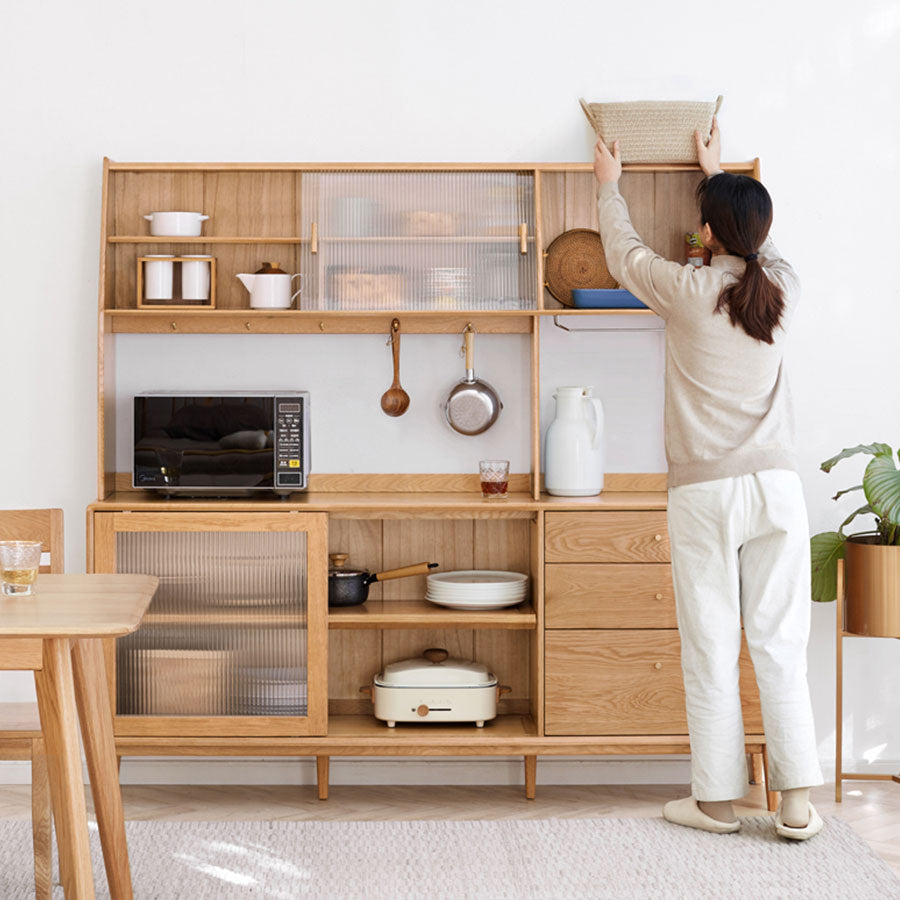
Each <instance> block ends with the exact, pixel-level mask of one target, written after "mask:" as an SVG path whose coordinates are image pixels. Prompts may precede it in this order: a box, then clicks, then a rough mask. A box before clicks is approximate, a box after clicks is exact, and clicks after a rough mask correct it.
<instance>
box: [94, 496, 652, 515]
mask: <svg viewBox="0 0 900 900" xmlns="http://www.w3.org/2000/svg"><path fill="white" fill-rule="evenodd" d="M666 499H667V494H666V492H665V491H609V492H607V491H604V492H603V493H601V494H599V495H597V496H595V497H552V496H550V495H549V494H542V495H541V499H540V500H535V499H534V498H533V497H532V496H531V495H530V494H528V493H525V492H521V493H510V494H509V496H508V498H507V499H506V500H485V499H483V498H482V497H481V495H480V494H477V493H469V492H464V491H460V492H449V491H447V492H425V491H422V492H409V493H407V492H402V491H397V492H389V491H383V492H382V491H378V492H370V493H367V492H352V493H351V492H338V491H334V492H309V493H299V492H298V493H293V494H291V495H290V497H289V498H288V499H287V500H279V499H278V498H277V497H274V496H273V497H272V498H271V499H268V498H263V499H246V500H244V499H236V498H228V499H210V500H205V499H197V498H191V499H165V498H164V497H162V496H156V495H154V494H150V493H148V492H145V491H116V492H114V493H112V494H110V496H109V497H107V498H106V499H104V500H98V501H97V502H95V503H92V504H91V506H90V507H89V509H90V510H94V511H97V512H115V511H118V510H135V511H142V512H144V511H146V512H161V511H178V510H191V511H194V512H201V511H237V512H278V511H282V510H283V511H302V512H329V513H351V512H355V513H370V514H374V513H380V512H382V511H387V512H394V513H399V514H401V515H402V514H403V513H423V512H424V513H427V512H430V511H435V512H441V513H453V512H460V513H465V514H466V515H475V516H479V515H483V516H486V517H497V518H503V517H505V516H510V515H512V516H516V515H519V516H521V515H528V514H530V513H533V512H537V511H540V510H548V511H552V510H579V511H584V512H588V511H602V510H627V509H637V510H641V509H665V508H666Z"/></svg>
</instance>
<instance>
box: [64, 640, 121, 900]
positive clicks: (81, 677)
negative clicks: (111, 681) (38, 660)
mask: <svg viewBox="0 0 900 900" xmlns="http://www.w3.org/2000/svg"><path fill="white" fill-rule="evenodd" d="M72 664H73V668H74V673H75V699H76V701H77V703H78V714H79V718H80V719H81V736H82V740H83V741H84V755H85V759H86V760H87V767H88V775H89V776H90V780H91V793H92V794H93V797H94V814H95V815H96V817H97V830H98V831H99V832H100V845H101V847H102V848H103V862H104V865H105V866H106V879H107V882H108V884H109V894H110V897H111V898H112V900H132V898H133V897H134V894H133V892H132V886H131V868H130V865H129V862H128V844H127V843H126V840H125V815H124V812H123V809H122V792H121V790H120V788H119V771H118V763H117V760H116V746H115V737H114V736H113V721H112V710H111V709H110V705H109V691H108V690H107V684H106V663H105V661H104V657H103V648H102V645H101V642H100V641H99V640H96V639H90V640H88V639H80V640H76V641H73V642H72Z"/></svg>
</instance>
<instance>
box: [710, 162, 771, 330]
mask: <svg viewBox="0 0 900 900" xmlns="http://www.w3.org/2000/svg"><path fill="white" fill-rule="evenodd" d="M697 200H698V201H699V203H700V218H701V220H702V222H703V224H704V225H707V224H708V225H709V227H710V228H711V229H712V233H713V234H714V235H715V237H716V238H717V239H718V241H719V243H720V244H721V245H722V247H723V248H724V249H725V251H726V252H727V253H730V254H732V255H733V256H739V257H741V258H742V259H745V260H746V261H747V268H746V270H745V271H744V274H743V276H742V277H741V279H740V280H739V281H738V282H737V284H732V285H729V286H728V287H726V288H723V290H722V293H721V294H720V295H719V300H718V302H717V303H716V312H721V311H723V310H727V312H728V316H729V318H730V319H731V324H732V325H740V326H741V328H743V329H744V331H746V332H747V334H749V335H750V337H752V338H756V339H757V340H758V341H764V342H765V343H766V344H771V343H774V339H773V337H772V333H773V332H774V331H775V329H776V327H777V326H778V323H779V322H780V321H781V314H782V313H783V312H784V294H783V293H782V290H781V288H780V287H778V285H776V284H773V283H772V282H771V281H769V279H768V277H767V276H766V273H765V272H764V271H763V267H762V265H761V264H760V262H759V260H758V259H757V257H756V253H757V251H758V250H759V248H760V246H761V245H762V242H763V241H764V240H765V239H766V235H768V233H769V228H770V227H771V225H772V198H771V197H770V196H769V192H768V191H767V190H766V189H765V188H764V187H763V185H762V184H761V183H760V182H759V181H757V180H756V179H755V178H750V176H749V175H732V174H731V173H729V172H719V173H718V174H716V175H712V176H710V177H709V178H704V179H703V181H701V182H700V184H699V186H698V187H697Z"/></svg>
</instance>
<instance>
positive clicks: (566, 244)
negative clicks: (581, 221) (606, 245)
mask: <svg viewBox="0 0 900 900" xmlns="http://www.w3.org/2000/svg"><path fill="white" fill-rule="evenodd" d="M545 256H546V259H545V260H544V286H545V287H546V288H547V290H548V291H550V293H551V294H552V295H553V296H554V297H556V299H557V300H559V302H560V303H562V304H563V306H574V305H575V304H574V301H573V300H572V290H573V288H614V287H617V286H618V285H617V283H616V279H615V278H613V277H612V275H610V273H609V269H608V268H607V266H606V254H605V253H604V252H603V241H602V239H601V238H600V233H599V232H597V231H594V230H593V229H591V228H571V229H569V231H564V232H563V233H562V234H560V235H558V236H557V237H555V238H554V239H553V241H552V242H551V243H550V246H549V247H548V248H547V253H546V254H545Z"/></svg>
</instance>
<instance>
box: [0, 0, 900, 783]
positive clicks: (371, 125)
mask: <svg viewBox="0 0 900 900" xmlns="http://www.w3.org/2000/svg"><path fill="white" fill-rule="evenodd" d="M898 50H900V3H898V2H896V0H884V2H876V0H861V2H859V3H857V4H855V5H854V7H853V11H852V14H850V15H848V14H847V13H846V8H845V6H844V4H839V3H837V2H834V0H831V2H823V3H819V4H815V5H812V4H800V3H794V4H787V3H781V4H763V5H762V6H760V5H757V7H754V8H753V9H752V10H749V11H748V6H747V4H746V3H740V4H739V3H736V2H730V0H729V2H720V3H717V4H716V5H715V7H714V8H710V11H709V12H707V11H706V10H705V8H704V7H703V6H697V7H685V6H684V5H681V6H679V5H677V4H673V3H671V2H668V0H649V2H644V3H642V4H640V5H634V4H632V5H628V4H617V5H613V4H609V3H597V2H593V0H591V2H588V0H573V2H569V3H567V4H565V6H564V7H560V6H554V5H553V4H549V3H537V2H535V0H516V2H511V0H500V2H494V3H490V4H488V3H484V2H479V3H475V2H472V0H459V2H457V3H455V4H453V5H452V6H446V5H441V6H438V5H437V4H427V3H422V2H410V0H403V2H384V3H380V4H373V3H367V2H361V0H360V2H349V0H333V2H331V3H329V4H315V5H313V4H302V3H296V2H288V0H263V2H258V3H256V4H254V5H253V6H248V5H247V4H246V3H238V2H236V0H217V2H193V3H191V2H184V0H181V2H173V0H158V2H156V3H153V4H152V5H151V4H145V3H141V4H139V3H133V2H132V3H122V2H111V0H95V2H93V3H91V4H82V3H66V2H62V0H49V2H43V3H18V4H15V5H12V4H8V5H7V6H6V8H5V9H4V16H3V27H2V29H0V78H2V83H3V85H4V90H3V95H2V100H0V103H2V107H0V109H2V127H3V140H2V143H0V154H2V155H0V179H2V184H0V204H2V205H0V254H2V267H0V272H2V276H0V277H2V282H0V284H2V293H0V315H2V319H0V334H2V335H3V337H4V341H3V345H2V353H0V367H2V376H3V384H4V386H5V387H6V392H5V395H4V398H3V401H2V402H3V414H2V422H3V424H4V426H5V427H4V429H3V434H2V442H0V443H2V449H0V455H2V456H0V463H2V466H0V472H2V475H0V506H6V507H9V506H42V505H61V506H63V507H64V509H65V513H66V522H67V527H66V540H67V553H66V556H67V565H68V567H69V569H70V570H72V571H79V570H82V569H83V566H84V509H85V506H86V505H87V504H88V503H89V502H90V501H91V500H92V499H93V498H94V491H95V483H94V469H95V458H96V456H95V455H96V425H95V399H94V397H95V362H96V338H95V326H96V319H95V315H96V292H97V258H98V251H99V247H98V232H99V207H100V174H101V168H100V165H101V159H102V157H103V156H104V155H108V156H110V157H112V158H114V159H121V160H434V161H437V160H458V161H467V160H475V161H507V160H509V161H547V160H586V159H588V158H589V154H590V146H591V141H590V135H589V132H588V129H587V126H586V124H585V122H584V121H583V116H582V114H581V112H580V110H579V108H578V105H577V98H578V97H579V96H582V95H583V96H585V97H587V98H590V99H603V98H605V99H643V98H654V99H677V98H710V99H711V98H713V97H714V96H715V95H716V94H718V93H722V94H724V95H725V102H724V106H723V109H722V113H721V117H720V118H721V125H722V129H723V133H724V153H723V155H724V158H725V159H727V160H744V159H748V158H751V157H753V156H756V155H758V156H760V157H761V159H762V166H763V169H762V171H763V177H764V180H765V182H766V184H767V185H768V187H769V189H770V191H771V193H772V195H773V197H774V200H775V208H776V224H775V229H774V234H775V237H776V239H777V241H778V243H779V245H780V247H781V249H782V250H783V251H784V252H785V254H786V255H787V256H788V258H790V259H791V260H792V261H793V262H794V263H795V265H796V267H797V269H798V270H799V272H800V274H801V276H802V279H803V283H804V287H805V300H804V303H803V305H802V307H801V309H800V311H799V312H798V314H797V317H796V319H795V323H794V326H793V335H792V338H791V340H790V346H789V350H788V354H789V363H790V366H791V370H792V378H793V387H794V393H795V397H796V402H797V407H798V415H799V423H798V425H799V427H798V432H799V435H800V438H801V443H800V459H801V464H802V471H801V475H802V477H803V481H804V485H805V488H806V494H807V500H808V504H809V510H810V519H811V526H812V528H813V529H814V530H823V529H826V528H832V527H834V526H835V525H836V524H837V522H839V521H840V519H841V518H842V517H843V516H842V513H843V512H844V511H845V510H847V511H849V509H851V508H852V505H851V504H852V502H853V500H852V498H843V499H842V501H840V502H839V503H838V504H833V503H832V502H831V501H830V500H829V499H828V498H829V496H830V495H831V494H833V493H834V492H835V490H836V489H837V488H838V487H842V486H849V485H851V484H853V483H856V479H857V476H858V474H859V472H860V471H861V468H862V464H861V463H860V462H858V461H852V462H850V463H844V464H842V466H841V467H839V468H838V470H837V472H836V473H835V474H833V475H831V476H829V477H827V478H826V476H824V475H823V474H822V473H820V472H819V471H818V470H817V465H818V463H819V462H820V461H821V460H822V459H825V458H826V457H828V456H830V455H831V454H832V453H834V452H836V451H837V450H839V449H841V448H842V447H844V446H848V445H852V444H856V443H858V442H860V441H870V440H875V439H878V440H884V441H888V442H894V444H895V445H896V444H897V443H900V428H898V421H900V416H898V413H900V401H898V400H897V399H896V394H895V391H896V383H897V379H896V351H895V349H894V342H895V340H896V335H897V334H898V333H900V304H898V299H900V296H898V294H900V289H898V285H897V281H896V279H895V278H894V277H893V271H894V269H895V259H894V258H895V256H896V247H897V246H898V243H900V228H898V219H897V214H896V210H897V192H898V188H897V181H896V175H895V172H896V168H897V162H898V149H897V148H898V147H900V124H898V117H897V115H896V97H897V96H898V88H900V67H898V65H897V63H896V60H897V57H898ZM658 339H659V336H650V335H637V336H629V335H621V336H618V337H610V336H608V335H600V336H596V337H595V338H589V337H587V336H576V337H574V338H572V337H570V336H563V335H560V334H556V333H553V334H552V335H547V337H546V341H547V342H549V343H550V345H552V347H554V348H563V349H562V351H561V352H562V353H563V354H569V356H567V357H565V364H560V363H558V362H557V361H553V360H550V361H549V367H548V370H547V374H546V377H547V378H548V379H549V378H554V379H555V378H556V377H557V376H558V377H559V379H560V381H555V383H561V382H563V381H564V382H572V381H574V380H575V376H576V375H577V378H578V380H582V379H586V378H587V377H588V376H589V374H591V371H590V370H591V366H592V365H593V363H591V362H590V359H591V355H592V353H594V352H596V354H597V360H598V362H597V365H598V366H599V368H598V369H597V370H596V380H597V384H598V388H599V393H600V396H604V395H606V399H607V400H608V403H609V404H610V407H611V409H612V410H613V411H614V412H615V413H616V414H615V415H613V416H612V417H611V419H612V422H613V423H619V424H618V426H616V427H614V430H613V432H612V433H611V435H610V442H611V461H617V460H621V461H622V466H621V468H625V469H630V470H633V469H635V468H637V466H635V465H630V464H629V462H630V461H631V459H632V457H631V456H629V454H628V453H627V452H626V451H627V449H628V446H629V443H628V442H633V443H634V445H635V446H637V447H638V448H639V449H640V450H641V453H642V454H643V455H642V456H641V457H640V460H641V465H642V466H643V463H644V462H646V467H647V468H650V469H653V468H661V467H662V466H661V465H660V464H659V463H660V456H659V453H660V435H661V432H660V428H661V421H660V418H661V406H660V399H659V398H660V391H659V381H658V379H659V378H660V377H661V369H660V357H659V348H658V344H657V343H655V342H657V341H658ZM189 340H196V341H197V342H198V343H199V344H204V343H205V342H206V341H207V340H208V339H206V338H197V339H189ZM222 340H226V341H230V340H231V339H222ZM429 341H430V343H429V342H426V341H424V340H418V341H417V340H416V339H415V338H411V339H410V340H408V341H406V342H405V349H404V372H405V373H408V379H409V383H410V385H415V389H416V391H417V392H418V396H417V394H416V392H414V391H412V390H411V393H412V394H413V398H414V402H416V400H417V399H418V397H423V398H424V397H426V396H428V395H429V394H433V393H434V392H435V391H436V390H437V389H438V382H439V381H442V379H443V377H444V376H443V370H444V368H446V369H447V371H448V373H449V372H450V370H451V369H452V367H453V362H454V360H453V359H451V357H452V356H453V347H452V346H450V345H449V342H450V339H449V338H432V339H429ZM566 342H568V343H566ZM520 344H521V342H520V341H519V340H518V339H515V338H509V339H507V338H502V339H500V338H498V339H492V342H491V346H490V347H489V348H486V349H485V352H484V354H483V358H484V361H485V366H484V373H485V375H486V377H487V376H488V374H489V375H490V377H491V378H492V379H493V380H495V381H499V382H503V384H504V390H505V391H506V390H508V391H509V393H510V396H515V395H516V392H517V391H518V390H519V388H518V387H517V386H516V385H515V383H514V379H511V378H510V375H511V373H515V372H520V371H521V369H522V366H523V357H524V353H525V351H524V350H523V349H522V347H521V346H520ZM123 345H127V346H129V347H130V348H133V349H134V350H135V353H136V356H135V357H134V360H139V359H140V358H141V355H154V356H156V355H159V354H161V355H162V356H164V357H165V358H166V360H167V361H171V363H172V365H173V366H181V365H185V364H186V363H185V359H184V357H183V356H182V355H181V353H182V350H183V348H184V347H185V346H186V345H180V344H175V343H173V342H169V343H168V344H165V345H164V344H163V343H160V344H156V343H155V341H154V339H153V338H137V337H133V338H128V339H126V341H124V342H123ZM357 345H358V346H360V347H361V348H363V349H362V353H363V356H364V358H365V360H366V362H367V366H366V371H365V372H364V373H361V374H362V376H363V378H364V380H365V384H366V385H367V388H366V390H368V392H369V394H370V395H371V396H369V397H368V399H366V400H365V401H360V402H359V404H358V406H356V407H353V409H354V411H362V412H364V414H365V417H367V418H366V422H367V423H369V424H371V427H372V431H371V438H372V439H371V442H370V445H376V446H377V445H378V443H379V441H380V442H385V441H389V440H391V437H390V435H391V432H390V431H389V429H390V428H391V427H394V426H395V425H396V423H392V422H389V421H387V420H386V419H384V418H382V419H379V418H378V416H377V415H375V416H374V417H373V416H371V415H370V414H369V412H368V411H370V410H371V408H372V398H373V397H375V395H376V394H379V393H380V391H381V390H383V389H384V387H386V386H387V383H388V381H389V378H388V374H389V368H388V360H387V353H386V351H384V350H383V348H381V347H379V346H378V345H377V340H376V339H362V338H345V339H342V346H341V350H340V353H341V354H342V358H343V359H345V360H347V361H348V362H349V361H350V360H352V359H354V358H355V353H356V349H355V348H356V347H357ZM243 346H244V345H243V344H242V347H243ZM270 346H271V347H277V348H278V351H277V352H278V353H279V354H281V353H286V352H287V351H286V350H284V348H285V347H286V346H288V345H287V344H285V342H284V341H283V340H282V339H273V340H272V341H271V342H268V341H266V342H265V347H266V349H265V350H263V349H261V347H262V345H256V344H254V345H253V350H252V358H251V359H249V360H248V365H249V366H251V367H255V366H257V365H258V366H259V367H260V370H262V369H265V367H270V366H272V365H273V364H272V363H271V362H270V361H269V359H268V355H269V347H270ZM157 347H164V348H165V349H163V350H159V351H158V350H157V349H156V348H157ZM406 348H408V351H409V352H408V354H407V353H406ZM429 348H433V349H434V352H435V353H438V354H440V357H441V361H442V363H441V370H442V371H441V374H440V377H438V374H437V372H435V373H434V374H429V375H428V377H427V378H426V379H425V380H424V381H418V378H419V376H418V375H417V374H416V360H417V354H419V358H420V359H421V358H424V356H423V354H430V353H431V349H429ZM565 348H576V349H574V350H571V349H565ZM498 354H499V356H498ZM119 364H120V366H121V367H122V374H123V378H125V377H128V378H131V377H133V376H134V375H135V373H138V372H139V369H135V368H134V367H132V368H131V374H130V375H129V374H128V368H129V364H128V362H127V361H123V354H121V353H120V355H119ZM570 366H571V367H570ZM268 371H270V372H274V371H275V370H274V369H271V368H269V370H268ZM302 374H303V376H304V377H309V378H315V377H316V372H315V371H314V370H309V371H308V372H303V373H302ZM423 377H424V376H423ZM406 378H407V375H406V374H405V375H404V383H405V381H406ZM653 378H656V379H657V381H656V382H655V383H653V380H652V379H653ZM648 379H650V380H648ZM360 380H362V379H360ZM576 383H577V382H576ZM507 385H508V387H507ZM149 386H152V385H149ZM551 386H552V384H551ZM544 406H545V408H546V406H547V402H546V401H545V404H544ZM423 409H424V407H423ZM320 410H322V407H321V406H319V407H317V412H318V411H320ZM344 413H345V409H344V408H343V407H340V408H339V407H337V406H335V407H334V408H333V409H332V410H329V411H327V415H328V416H329V420H328V421H325V422H323V423H322V424H321V428H320V429H319V431H318V432H317V435H318V436H317V441H320V442H321V441H323V440H324V438H325V436H326V435H328V434H334V433H337V431H338V425H337V417H338V416H340V415H342V414H344ZM412 415H413V413H412V412H411V413H410V416H412ZM416 415H419V413H418V411H417V412H416ZM422 415H423V416H424V413H423V414H422ZM332 416H333V417H334V418H331V417H332ZM414 421H419V423H420V424H421V425H422V428H423V429H425V431H424V433H423V434H422V435H421V436H420V437H419V438H417V440H420V441H422V442H423V444H422V445H423V446H426V447H429V448H431V450H434V451H435V452H438V457H437V458H438V459H439V460H440V462H441V465H446V468H447V469H448V470H450V469H454V468H456V469H458V470H460V471H466V470H469V468H470V466H471V464H472V460H473V459H477V457H478V453H472V452H470V450H469V449H468V448H467V446H466V445H465V444H464V443H462V442H459V443H455V444H454V443H448V442H447V441H446V437H447V435H446V433H445V432H441V431H439V423H438V422H436V421H434V420H433V418H432V420H431V421H428V420H427V417H425V418H422V419H421V420H414V419H413V418H409V419H407V420H406V421H405V422H402V423H401V424H400V425H399V426H398V427H399V428H400V429H403V428H406V427H410V426H412V424H413V422H414ZM611 428H613V426H611ZM501 437H502V433H501V432H500V431H499V430H498V431H497V432H496V435H495V436H492V438H491V440H496V441H499V440H500V439H501ZM510 441H511V443H510V444H509V446H510V448H511V449H510V450H509V451H508V452H509V453H510V455H511V456H513V458H514V459H515V458H516V455H517V454H519V455H521V454H522V453H523V452H524V448H523V447H521V446H520V442H519V441H518V439H513V438H510ZM485 446H487V445H485ZM497 447H498V448H499V444H497ZM492 452H493V447H492ZM407 467H408V468H410V469H412V468H424V469H426V470H427V469H430V468H433V467H432V466H430V465H417V464H415V461H414V460H412V459H410V461H409V465H408V466H407ZM614 467H616V466H614ZM348 468H349V466H348ZM355 468H357V470H358V471H359V470H365V469H366V468H368V467H367V466H361V465H357V466H355ZM842 470H843V471H842ZM833 627H834V625H833V607H832V606H825V607H817V608H815V609H813V637H812V642H811V647H810V664H811V665H810V669H811V672H810V680H811V685H812V690H813V696H814V703H815V711H816V718H817V727H818V735H819V739H820V750H821V754H822V757H823V759H826V760H827V759H828V758H829V757H833V742H832V735H833V674H834V670H833ZM853 644H854V645H853V646H851V647H849V649H848V652H847V659H846V668H847V672H848V676H847V682H848V683H847V693H846V697H847V702H846V706H845V708H846V710H847V716H848V726H849V728H850V734H849V735H848V737H847V744H846V749H847V751H848V752H849V753H850V755H851V757H855V758H856V759H857V760H859V762H858V765H860V766H862V765H866V764H867V763H868V762H874V763H878V762H879V760H880V761H882V762H883V761H884V760H893V763H892V764H891V765H890V766H888V768H891V767H893V768H894V769H896V761H897V760H898V759H900V719H898V716H897V711H898V699H900V698H898V691H900V688H898V686H897V680H896V670H897V663H898V654H900V646H898V645H897V643H896V642H887V641H875V640H868V641H855V642H853ZM0 690H2V691H3V693H4V695H7V696H21V695H23V694H26V693H27V690H28V689H27V682H24V681H23V680H22V678H16V677H15V676H12V677H11V676H7V677H6V678H4V679H3V680H2V681H0Z"/></svg>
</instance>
